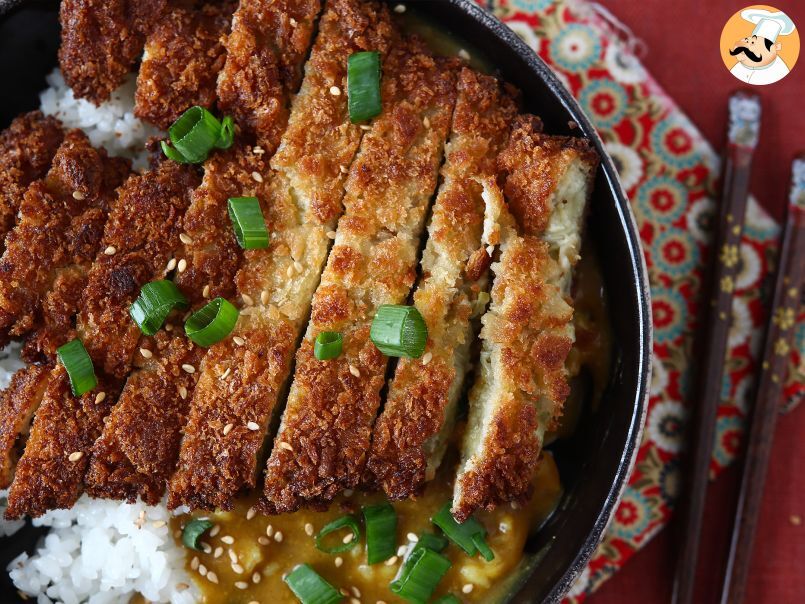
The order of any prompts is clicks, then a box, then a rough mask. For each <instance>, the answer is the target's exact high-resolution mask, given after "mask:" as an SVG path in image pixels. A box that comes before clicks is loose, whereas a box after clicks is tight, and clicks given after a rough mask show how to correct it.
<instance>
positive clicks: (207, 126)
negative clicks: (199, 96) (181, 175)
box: [162, 105, 234, 164]
mask: <svg viewBox="0 0 805 604" xmlns="http://www.w3.org/2000/svg"><path fill="white" fill-rule="evenodd" d="M168 136H169V137H170V141H171V143H172V144H173V149H171V147H170V146H168V144H167V143H165V142H164V141H163V143H162V152H163V153H165V155H167V156H168V157H169V158H170V159H172V160H174V161H178V162H181V163H189V164H199V163H201V162H203V161H204V160H205V159H207V156H208V155H209V154H210V151H212V149H213V147H218V148H219V149H226V148H227V147H229V146H230V145H231V144H232V141H233V139H234V123H232V119H231V118H229V119H227V118H224V124H223V125H222V124H221V122H219V121H218V118H216V117H215V116H214V115H213V114H212V113H210V112H209V111H207V110H206V109H205V108H204V107H199V106H198V105H196V106H195V107H191V108H190V109H188V110H187V111H185V112H184V113H183V114H182V115H181V117H179V119H178V120H176V121H175V122H174V123H173V125H172V126H171V127H170V128H168Z"/></svg>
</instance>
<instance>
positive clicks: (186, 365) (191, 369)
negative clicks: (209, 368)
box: [182, 363, 196, 373]
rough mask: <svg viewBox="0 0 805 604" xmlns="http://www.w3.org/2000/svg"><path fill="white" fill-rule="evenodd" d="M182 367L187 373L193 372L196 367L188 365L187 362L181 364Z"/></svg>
mask: <svg viewBox="0 0 805 604" xmlns="http://www.w3.org/2000/svg"><path fill="white" fill-rule="evenodd" d="M182 369H184V370H185V371H186V372H187V373H195V372H196V368H195V367H193V366H192V365H188V364H187V363H185V364H184V365H182Z"/></svg>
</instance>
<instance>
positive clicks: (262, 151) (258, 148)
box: [252, 145, 265, 155]
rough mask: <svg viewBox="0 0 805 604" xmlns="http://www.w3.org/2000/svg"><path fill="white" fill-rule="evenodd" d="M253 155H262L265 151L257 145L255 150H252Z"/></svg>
mask: <svg viewBox="0 0 805 604" xmlns="http://www.w3.org/2000/svg"><path fill="white" fill-rule="evenodd" d="M252 153H254V154H255V155H262V154H263V153H265V149H263V148H262V147H261V146H260V145H255V146H254V148H253V149H252Z"/></svg>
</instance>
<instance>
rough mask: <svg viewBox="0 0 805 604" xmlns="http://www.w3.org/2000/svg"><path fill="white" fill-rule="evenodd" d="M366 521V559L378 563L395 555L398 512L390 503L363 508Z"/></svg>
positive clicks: (371, 562)
mask: <svg viewBox="0 0 805 604" xmlns="http://www.w3.org/2000/svg"><path fill="white" fill-rule="evenodd" d="M363 519H364V521H365V523H366V559H367V561H368V562H369V564H377V563H378V562H383V561H384V560H388V559H389V558H391V557H392V556H393V555H394V550H395V549H396V538H397V512H395V511H394V508H393V507H391V505H390V504H388V503H381V504H380V505H367V506H365V507H364V508H363Z"/></svg>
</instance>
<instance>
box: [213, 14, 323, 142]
mask: <svg viewBox="0 0 805 604" xmlns="http://www.w3.org/2000/svg"><path fill="white" fill-rule="evenodd" d="M320 9H321V2H320V1H319V0H242V1H241V3H240V6H239V7H238V10H237V11H235V15H234V17H233V19H232V31H231V33H230V34H229V36H228V38H227V40H226V43H225V46H226V53H227V55H226V64H225V65H224V68H223V70H222V71H221V74H220V77H219V79H218V106H219V107H220V109H221V110H222V111H223V112H224V113H227V114H230V115H232V116H233V117H234V118H235V121H236V122H237V123H238V124H239V125H240V127H241V128H245V129H247V130H249V131H252V132H254V133H255V134H256V135H257V140H258V142H259V143H260V144H261V145H262V146H263V147H264V148H265V149H266V151H267V152H268V153H273V152H274V150H275V149H276V147H277V145H278V144H279V141H280V136H281V135H282V132H283V130H285V126H286V124H287V122H288V101H289V98H290V95H292V94H293V93H295V92H296V90H297V88H298V87H299V82H300V80H301V74H302V64H303V62H304V60H305V56H306V54H307V52H308V49H309V48H310V41H311V38H312V36H313V30H314V27H315V20H316V16H317V15H318V14H319V10H320Z"/></svg>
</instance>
